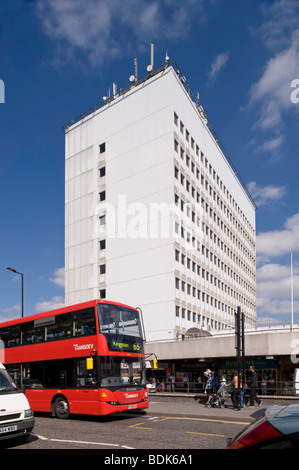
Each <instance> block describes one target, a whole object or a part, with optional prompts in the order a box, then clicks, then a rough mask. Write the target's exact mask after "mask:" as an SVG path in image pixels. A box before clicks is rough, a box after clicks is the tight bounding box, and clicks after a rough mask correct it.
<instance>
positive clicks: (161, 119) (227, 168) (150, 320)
mask: <svg viewBox="0 0 299 470" xmlns="http://www.w3.org/2000/svg"><path fill="white" fill-rule="evenodd" d="M232 135H233V134H232ZM65 137H66V151H65V165H66V166H65V279H66V287H65V296H66V304H67V305H69V304H73V303H78V302H83V301H85V300H90V299H94V298H106V299H108V300H113V301H119V302H122V303H125V304H128V305H132V306H139V307H140V308H141V309H142V312H143V318H144V324H145V330H146V336H147V340H160V339H172V338H177V337H181V336H183V335H186V333H187V332H188V330H190V329H191V328H198V329H204V330H210V331H211V332H212V331H213V330H223V329H226V328H229V327H232V326H234V312H235V311H236V310H237V307H238V306H241V309H242V311H243V312H244V314H245V325H246V326H247V327H249V326H253V325H254V324H255V322H256V279H255V277H256V265H255V259H256V255H255V204H254V202H253V201H252V199H251V197H250V195H249V194H248V192H247V190H246V188H245V187H244V185H243V184H242V181H241V179H240V178H239V176H238V174H237V173H236V170H235V169H234V168H233V167H232V165H231V164H230V163H229V160H228V158H227V157H226V156H225V154H224V152H223V151H222V150H221V148H220V145H219V142H218V141H217V139H216V138H215V136H214V134H213V132H212V131H211V129H210V127H209V124H208V122H207V119H206V116H205V114H204V112H203V109H202V107H201V106H199V104H198V103H197V101H196V98H195V97H194V95H193V94H192V92H191V90H190V89H189V88H188V85H187V83H186V79H185V77H183V75H182V74H181V72H180V70H179V69H178V67H177V66H176V65H175V64H171V63H165V65H163V66H162V67H160V68H159V69H157V70H155V71H152V72H150V73H149V74H148V75H147V76H146V77H144V78H143V79H141V80H139V81H137V80H134V81H133V82H132V83H131V85H130V86H129V87H128V88H127V89H125V90H121V91H120V92H118V93H117V91H116V90H115V89H114V94H113V96H112V97H109V98H108V99H107V100H106V101H104V102H103V103H102V104H101V105H99V106H98V107H96V108H94V109H92V110H90V111H88V112H87V113H86V114H84V115H82V116H80V117H79V118H77V119H75V120H74V121H71V122H70V123H69V124H68V125H67V126H65ZM232 138H233V137H232Z"/></svg>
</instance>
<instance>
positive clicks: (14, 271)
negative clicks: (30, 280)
mask: <svg viewBox="0 0 299 470" xmlns="http://www.w3.org/2000/svg"><path fill="white" fill-rule="evenodd" d="M6 269H8V271H11V272H13V273H16V274H20V276H22V317H23V316H24V274H23V273H19V272H18V271H16V270H15V269H13V268H10V267H8V268H6Z"/></svg>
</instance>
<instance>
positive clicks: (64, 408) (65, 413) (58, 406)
mask: <svg viewBox="0 0 299 470" xmlns="http://www.w3.org/2000/svg"><path fill="white" fill-rule="evenodd" d="M54 414H55V416H56V418H59V419H68V418H69V417H70V408H69V404H68V401H67V399H66V398H65V397H58V398H56V400H55V402H54Z"/></svg>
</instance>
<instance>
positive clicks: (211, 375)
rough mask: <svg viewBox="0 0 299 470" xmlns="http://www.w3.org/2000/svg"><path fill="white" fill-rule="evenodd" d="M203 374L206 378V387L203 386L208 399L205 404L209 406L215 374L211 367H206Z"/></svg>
mask: <svg viewBox="0 0 299 470" xmlns="http://www.w3.org/2000/svg"><path fill="white" fill-rule="evenodd" d="M204 376H205V377H206V379H207V383H206V387H205V393H206V394H207V397H208V400H207V402H206V406H209V405H210V401H211V399H212V395H213V392H214V381H215V376H214V373H213V372H212V371H211V369H207V370H206V371H205V372H204Z"/></svg>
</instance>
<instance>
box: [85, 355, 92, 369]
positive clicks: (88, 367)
mask: <svg viewBox="0 0 299 470" xmlns="http://www.w3.org/2000/svg"><path fill="white" fill-rule="evenodd" d="M86 369H87V370H92V369H93V357H87V358H86Z"/></svg>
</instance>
